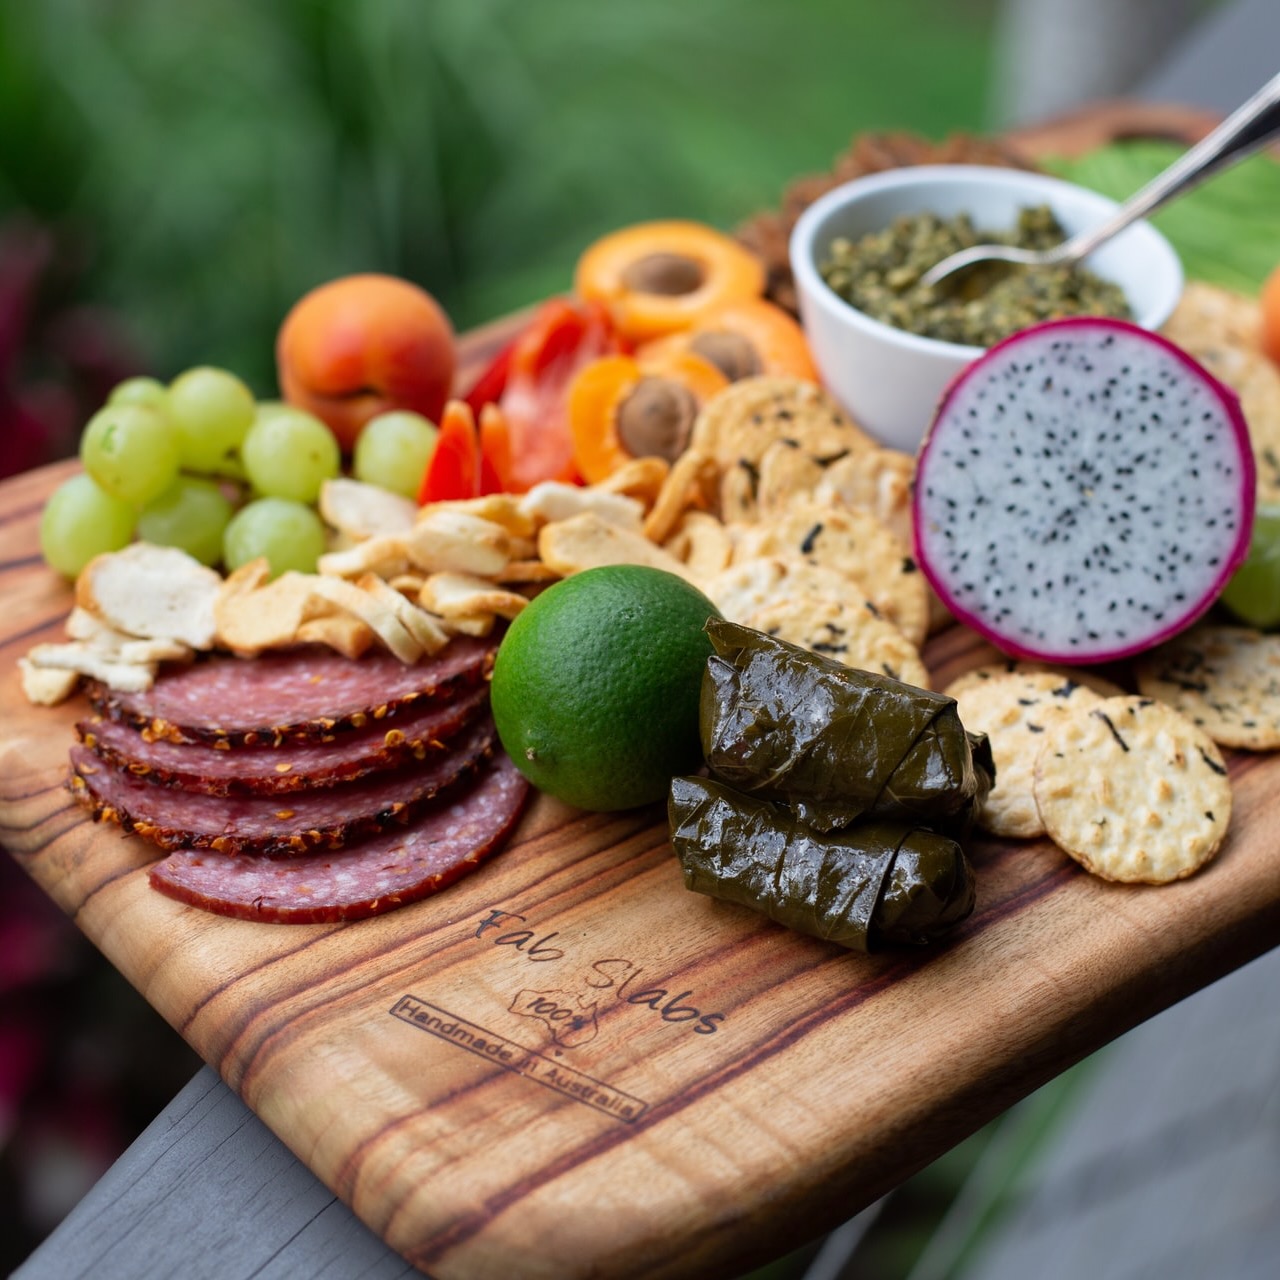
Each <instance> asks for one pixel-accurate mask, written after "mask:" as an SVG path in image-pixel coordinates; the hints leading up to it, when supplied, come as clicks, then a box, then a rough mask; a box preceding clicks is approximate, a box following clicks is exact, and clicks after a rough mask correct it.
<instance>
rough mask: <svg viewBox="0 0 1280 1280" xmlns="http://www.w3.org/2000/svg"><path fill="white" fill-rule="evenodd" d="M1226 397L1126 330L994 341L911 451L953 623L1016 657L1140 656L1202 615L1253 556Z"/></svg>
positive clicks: (1250, 505) (1102, 324)
mask: <svg viewBox="0 0 1280 1280" xmlns="http://www.w3.org/2000/svg"><path fill="white" fill-rule="evenodd" d="M1254 502H1255V471H1254V459H1253V451H1252V448H1251V446H1250V443H1249V432H1248V428H1247V426H1246V424H1245V420H1244V415H1243V414H1242V413H1241V411H1240V403H1239V400H1238V399H1237V397H1236V396H1235V394H1234V392H1232V391H1231V390H1230V389H1229V388H1227V387H1225V386H1223V385H1222V384H1221V383H1220V382H1219V381H1218V380H1217V379H1216V378H1214V377H1213V376H1212V375H1211V374H1209V373H1208V372H1207V371H1206V370H1205V369H1203V368H1202V367H1201V366H1200V365H1199V364H1198V363H1197V362H1196V361H1195V360H1193V359H1192V358H1191V357H1190V356H1189V355H1187V353H1186V352H1184V351H1182V350H1181V349H1180V348H1178V347H1176V346H1174V345H1173V344H1172V343H1171V342H1168V341H1167V340H1166V339H1164V338H1162V337H1160V336H1158V335H1157V334H1154V333H1151V332H1149V331H1148V330H1145V329H1141V328H1139V327H1138V326H1136V325H1133V324H1130V323H1128V322H1126V321H1122V320H1110V319H1101V318H1099V319H1094V318H1083V317H1075V318H1071V319H1066V320H1053V321H1048V322H1046V323H1044V324H1040V325H1036V326H1035V327H1033V328H1030V329H1025V330H1023V331H1021V332H1020V333H1016V334H1014V335H1013V336H1012V337H1010V338H1006V339H1005V340H1004V341H1003V342H1001V343H999V344H998V345H996V346H994V347H992V348H991V349H990V350H989V351H987V352H985V353H984V354H983V355H982V356H981V357H979V358H978V359H977V360H975V361H974V362H973V364H971V365H969V366H968V367H967V368H966V369H965V370H963V371H962V372H961V373H960V374H959V375H958V376H957V377H956V378H955V379H954V380H953V381H952V383H951V385H950V386H949V387H948V388H947V390H946V392H944V394H943V396H942V399H941V401H940V403H939V405H938V408H937V411H936V413H935V414H934V419H933V423H932V425H931V426H930V428H929V431H928V433H927V435H926V436H925V440H924V443H923V444H922V445H921V448H920V455H919V459H918V462H917V470H916V482H915V490H914V495H913V516H914V524H915V555H916V559H917V562H918V563H919V565H920V568H921V569H922V570H923V572H924V573H925V575H926V577H927V578H928V580H929V582H930V584H931V585H932V586H933V589H934V590H935V591H936V592H937V593H938V596H939V597H940V598H941V600H942V602H943V603H944V604H945V605H946V606H947V608H948V609H949V610H950V611H951V612H952V614H953V615H954V616H955V617H956V618H957V619H958V620H959V621H961V622H963V623H965V624H966V625H968V626H969V627H972V628H973V629H974V630H975V631H977V632H979V633H980V634H981V635H983V636H984V637H986V638H987V639H988V640H990V641H991V643H992V644H994V645H996V646H997V647H998V648H999V649H1001V650H1003V651H1004V652H1005V653H1007V654H1009V655H1011V656H1013V657H1018V658H1034V659H1040V660H1042V661H1050V662H1057V663H1069V664H1076V665H1083V664H1087V663H1098V662H1110V661H1114V660H1116V659H1118V658H1123V657H1127V656H1129V655H1131V654H1134V653H1139V652H1142V651H1143V650H1146V649H1149V648H1151V647H1152V646H1154V645H1156V644H1159V643H1160V642H1161V641H1162V640H1166V639H1168V638H1169V637H1171V636H1173V635H1175V634H1177V633H1178V632H1179V631H1182V630H1183V629H1185V628H1186V627H1188V626H1190V625H1191V623H1193V622H1194V621H1195V620H1196V619H1197V618H1199V617H1200V616H1201V615H1202V614H1203V613H1204V612H1205V611H1206V610H1207V609H1208V608H1209V607H1210V605H1212V604H1213V602H1214V601H1215V600H1216V599H1217V597H1218V595H1219V594H1220V592H1221V591H1222V589H1223V587H1224V586H1225V585H1226V583H1227V580H1228V579H1229V578H1230V576H1231V574H1232V573H1233V572H1234V570H1235V569H1236V568H1237V567H1238V566H1239V564H1240V562H1241V561H1242V560H1243V559H1244V557H1245V554H1246V553H1247V552H1248V549H1249V539H1250V535H1251V533H1252V530H1253V512H1254Z"/></svg>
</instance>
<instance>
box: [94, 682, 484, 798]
mask: <svg viewBox="0 0 1280 1280" xmlns="http://www.w3.org/2000/svg"><path fill="white" fill-rule="evenodd" d="M488 699H489V691H488V687H487V686H485V685H480V686H477V687H476V688H474V689H470V690H468V691H466V692H465V693H462V694H459V695H458V696H456V697H453V698H448V699H443V700H442V699H438V698H428V699H424V700H421V701H420V702H419V703H416V704H415V705H413V706H411V707H407V708H406V709H405V710H404V711H403V712H402V713H401V714H400V715H398V716H395V717H393V718H392V719H391V720H389V721H388V720H375V721H373V722H372V723H371V724H367V725H365V727H364V728H363V729H352V730H350V731H348V732H345V733H334V734H332V735H331V736H330V740H329V741H322V742H292V741H285V742H283V743H281V744H280V745H279V746H263V747H241V748H237V749H235V750H228V749H226V748H225V747H221V748H219V747H217V746H215V745H213V744H211V743H204V742H198V743H177V742H171V741H169V740H168V739H167V738H157V739H151V738H148V737H147V736H146V735H144V734H143V733H142V731H141V730H139V729H136V728H134V727H133V726H132V725H130V724H125V723H123V722H121V721H115V720H104V719H95V720H82V721H81V722H80V723H79V724H78V725H77V726H76V729H77V732H78V733H79V734H80V740H81V741H82V742H83V743H84V744H85V745H86V746H87V747H89V748H91V749H92V750H93V752H94V753H95V754H96V755H97V756H98V757H99V759H101V760H103V761H104V762H106V763H107V764H109V765H111V766H113V767H114V768H116V769H119V770H122V771H123V772H125V773H129V774H132V775H134V776H135V777H139V778H147V779H149V780H150V781H151V782H153V783H155V784H157V785H159V786H165V787H178V788H181V789H183V790H186V791H194V792H199V793H201V794H203V795H210V796H235V795H287V794H292V793H294V792H299V791H306V790H310V789H312V788H323V787H331V786H335V785H337V784H339V783H344V782H354V781H355V780H357V779H359V778H362V777H367V776H369V775H371V774H377V773H386V772H388V771H389V770H391V769H394V768H397V767H398V766H400V765H403V764H408V763H410V762H412V761H418V762H421V763H425V762H426V761H428V760H430V759H432V758H433V757H434V756H436V755H437V754H438V753H439V752H441V751H444V750H446V749H447V748H448V747H449V744H450V742H451V740H452V739H453V738H454V737H455V736H456V735H457V734H458V733H459V732H460V731H461V730H462V729H463V728H464V727H465V726H466V725H467V724H468V722H469V721H470V720H471V719H472V718H473V717H474V716H475V715H477V714H478V713H480V712H482V711H483V709H484V708H485V707H486V706H487V704H488Z"/></svg>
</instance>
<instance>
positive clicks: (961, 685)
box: [943, 658, 1125, 698]
mask: <svg viewBox="0 0 1280 1280" xmlns="http://www.w3.org/2000/svg"><path fill="white" fill-rule="evenodd" d="M1045 671H1047V672H1049V673H1050V674H1051V675H1053V676H1054V677H1055V678H1056V679H1057V680H1058V681H1060V682H1065V681H1071V682H1072V683H1073V684H1082V685H1084V687H1085V688H1086V689H1092V690H1093V692H1094V693H1096V694H1097V695H1098V696H1099V697H1100V698H1122V697H1124V694H1125V691H1124V690H1123V689H1122V688H1121V687H1120V686H1119V685H1118V684H1115V683H1113V682H1112V681H1110V680H1108V679H1106V677H1104V676H1100V675H1098V674H1097V673H1096V672H1093V671H1086V670H1082V669H1081V668H1079V667H1055V666H1050V665H1049V664H1048V663H1044V662H1029V661H1027V660H1025V659H1021V658H1006V659H1005V660H1004V661H1003V662H985V663H983V664H982V666H980V667H974V668H973V669H972V670H971V671H966V672H964V673H963V674H962V675H958V676H956V678H955V679H954V680H953V681H952V682H951V683H950V684H949V685H947V687H946V688H945V689H944V690H943V692H944V693H945V694H946V695H947V696H948V697H949V698H958V697H959V696H960V694H961V692H962V691H963V690H965V689H967V688H969V686H970V685H974V684H985V683H986V682H987V681H989V680H993V679H995V677H997V676H1003V675H1011V674H1019V675H1030V674H1032V673H1033V672H1045Z"/></svg>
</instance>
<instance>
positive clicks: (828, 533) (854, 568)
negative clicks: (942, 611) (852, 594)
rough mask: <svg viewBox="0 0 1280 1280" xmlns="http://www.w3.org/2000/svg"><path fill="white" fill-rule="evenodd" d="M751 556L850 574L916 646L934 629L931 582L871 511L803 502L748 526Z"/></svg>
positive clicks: (746, 550) (745, 540) (744, 546)
mask: <svg viewBox="0 0 1280 1280" xmlns="http://www.w3.org/2000/svg"><path fill="white" fill-rule="evenodd" d="M741 550H742V551H743V553H744V554H746V555H786V556H795V557H798V558H800V559H802V560H805V561H807V562H808V563H810V564H814V565H822V566H824V567H826V568H830V569H835V570H837V571H839V572H840V573H844V574H847V575H848V576H849V577H851V578H852V579H853V580H854V581H855V582H856V583H857V584H858V586H859V587H860V588H861V589H862V591H863V593H864V594H865V595H866V597H867V599H868V600H870V601H871V603H872V604H873V605H874V606H875V607H876V609H877V610H878V611H879V612H880V614H881V615H882V616H883V617H884V618H885V619H886V620H887V621H889V622H891V623H893V625H894V626H895V627H897V628H898V630H899V631H901V632H902V634H903V635H905V636H906V637H907V639H908V640H910V641H911V643H912V644H913V645H915V646H916V647H919V646H920V645H922V644H923V643H924V639H925V636H926V635H928V632H929V587H928V584H927V583H926V581H925V577H924V574H922V573H921V572H920V570H919V568H918V567H917V565H916V562H915V561H914V560H913V559H912V558H911V556H910V555H909V554H908V552H907V548H906V546H905V545H904V544H903V542H902V540H901V539H900V538H898V537H897V536H896V535H895V534H894V533H893V532H892V531H891V530H890V529H888V528H886V527H885V525H883V524H882V523H881V522H880V521H879V520H877V519H876V517H875V516H873V515H872V514H871V513H870V512H869V511H863V510H861V509H858V508H850V509H847V510H846V509H843V508H839V507H829V506H823V505H822V504H820V503H817V502H797V503H796V504H794V505H793V506H791V507H790V508H789V509H788V510H787V511H785V512H783V513H782V514H781V515H779V516H778V517H776V518H775V519H773V520H771V521H769V522H768V523H767V524H760V525H758V526H756V528H755V529H753V530H748V531H747V532H746V533H745V534H744V536H743V539H742V544H741Z"/></svg>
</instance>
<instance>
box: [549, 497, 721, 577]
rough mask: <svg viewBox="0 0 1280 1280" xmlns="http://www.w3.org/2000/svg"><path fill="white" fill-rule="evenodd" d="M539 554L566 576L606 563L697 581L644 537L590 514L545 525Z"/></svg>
mask: <svg viewBox="0 0 1280 1280" xmlns="http://www.w3.org/2000/svg"><path fill="white" fill-rule="evenodd" d="M538 554H539V555H540V556H541V557H542V560H543V562H544V563H545V564H547V565H549V566H550V567H551V568H552V569H554V570H555V571H556V572H557V573H559V574H561V575H562V576H565V577H567V576H568V575H570V574H573V573H580V572H581V571H582V570H584V569H595V568H599V567H600V566H601V565H606V564H643V565H649V566H650V567H651V568H654V569H665V570H666V572H668V573H674V574H676V575H677V576H678V577H681V578H684V579H685V580H686V581H689V582H695V585H696V581H695V579H694V576H693V574H692V573H690V571H689V569H688V567H687V566H686V565H684V564H682V563H681V562H680V561H679V560H677V559H676V558H675V556H673V555H672V554H671V553H670V552H669V551H664V550H663V549H662V548H661V547H659V546H656V545H655V544H654V543H652V542H650V541H649V539H648V538H646V537H645V536H644V535H643V534H640V533H631V532H628V531H627V530H625V529H619V528H618V526H617V525H613V524H609V523H608V521H606V520H601V519H600V517H599V516H597V515H595V514H594V513H592V512H590V511H584V512H583V513H582V514H581V515H577V516H574V517H573V518H572V519H570V520H559V521H557V522H556V523H555V524H549V525H546V526H545V527H544V528H543V530H542V532H541V533H540V534H539V535H538Z"/></svg>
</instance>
